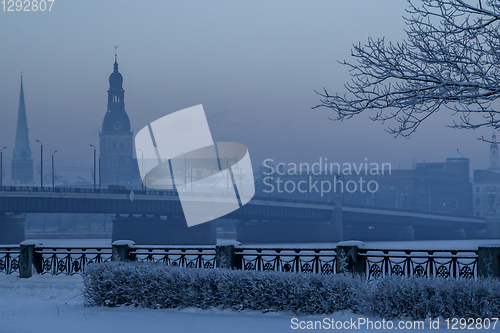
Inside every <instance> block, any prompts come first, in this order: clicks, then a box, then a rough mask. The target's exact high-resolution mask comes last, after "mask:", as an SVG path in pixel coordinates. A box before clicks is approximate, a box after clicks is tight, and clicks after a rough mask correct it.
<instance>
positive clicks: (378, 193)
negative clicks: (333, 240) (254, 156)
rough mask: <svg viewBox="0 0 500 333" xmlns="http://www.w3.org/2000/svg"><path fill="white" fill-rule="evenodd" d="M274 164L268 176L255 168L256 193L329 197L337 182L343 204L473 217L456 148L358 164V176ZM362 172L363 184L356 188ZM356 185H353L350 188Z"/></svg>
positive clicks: (463, 161)
mask: <svg viewBox="0 0 500 333" xmlns="http://www.w3.org/2000/svg"><path fill="white" fill-rule="evenodd" d="M318 165H319V164H318ZM279 166H280V165H278V166H277V168H276V169H275V170H276V172H274V173H273V175H269V168H262V167H261V168H260V169H259V172H258V173H257V174H256V176H255V179H256V196H263V197H278V198H288V199H300V200H311V201H326V202H333V201H334V200H335V193H334V190H333V188H334V187H335V186H337V194H338V195H339V198H340V200H342V202H343V204H344V205H353V206H366V207H380V208H393V209H404V210H409V211H420V212H430V213H438V214H448V215H461V216H472V184H471V182H470V175H469V159H468V158H467V157H465V156H463V155H462V154H461V153H460V152H459V151H458V150H457V151H456V152H455V153H454V154H453V155H452V156H450V157H448V158H447V159H446V162H442V163H417V164H416V165H415V167H414V168H413V169H406V170H404V169H403V170H401V169H393V170H387V169H386V170H385V171H384V172H379V173H378V174H371V173H370V172H367V173H365V171H364V169H363V170H362V171H361V172H360V174H359V175H356V173H355V172H354V173H352V174H342V173H343V171H342V170H340V171H341V172H340V175H338V174H336V172H333V173H332V172H330V171H329V172H327V173H326V174H325V173H323V174H319V173H318V172H316V173H314V172H312V171H311V172H310V173H304V172H303V171H302V172H299V174H297V173H293V174H292V175H290V172H289V170H285V169H283V168H282V169H281V170H280V169H279ZM281 166H284V165H283V164H281ZM266 172H267V173H266ZM361 177H362V180H363V182H364V183H363V186H364V187H363V188H361V187H360V178H361ZM499 179H500V174H499ZM322 182H329V183H330V184H331V187H332V190H331V191H329V192H327V193H325V194H324V195H323V196H322V195H321V193H318V192H319V190H320V189H321V184H322ZM370 182H371V184H369V183H370ZM355 184H357V185H355ZM355 186H357V189H356V190H353V189H354V187H355ZM368 186H370V189H371V190H372V191H371V192H370V191H369V190H368ZM328 187H329V186H326V185H325V187H324V188H326V189H328ZM316 188H318V191H317V190H316ZM271 189H272V191H271ZM287 189H288V190H292V191H287ZM349 189H351V191H349ZM375 189H376V190H375Z"/></svg>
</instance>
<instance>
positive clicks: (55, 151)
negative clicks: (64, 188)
mask: <svg viewBox="0 0 500 333" xmlns="http://www.w3.org/2000/svg"><path fill="white" fill-rule="evenodd" d="M55 153H57V150H54V152H53V153H52V188H54V154H55Z"/></svg>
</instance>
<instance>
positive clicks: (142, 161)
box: [137, 148, 144, 190]
mask: <svg viewBox="0 0 500 333" xmlns="http://www.w3.org/2000/svg"><path fill="white" fill-rule="evenodd" d="M137 150H140V151H141V167H142V170H141V171H142V172H143V173H144V152H143V151H142V149H141V148H138V149H137ZM141 189H142V190H144V182H143V179H141Z"/></svg>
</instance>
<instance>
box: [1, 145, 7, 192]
mask: <svg viewBox="0 0 500 333" xmlns="http://www.w3.org/2000/svg"><path fill="white" fill-rule="evenodd" d="M5 148H7V147H3V148H2V149H0V189H1V188H3V150H4V149H5Z"/></svg>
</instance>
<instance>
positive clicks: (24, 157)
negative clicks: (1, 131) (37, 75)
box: [12, 76, 33, 184]
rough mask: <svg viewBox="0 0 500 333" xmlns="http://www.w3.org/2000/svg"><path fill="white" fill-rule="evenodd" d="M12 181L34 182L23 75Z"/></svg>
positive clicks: (21, 182)
mask: <svg viewBox="0 0 500 333" xmlns="http://www.w3.org/2000/svg"><path fill="white" fill-rule="evenodd" d="M12 181H13V182H15V183H20V184H28V183H32V182H33V159H32V158H31V149H30V142H29V136H28V119H27V117H26V105H25V104H24V89H23V77H22V76H21V93H20V96H19V110H18V113H17V130H16V144H15V147H14V156H13V159H12Z"/></svg>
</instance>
